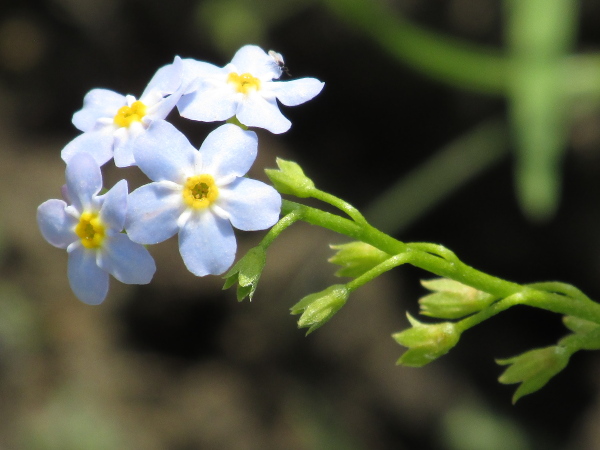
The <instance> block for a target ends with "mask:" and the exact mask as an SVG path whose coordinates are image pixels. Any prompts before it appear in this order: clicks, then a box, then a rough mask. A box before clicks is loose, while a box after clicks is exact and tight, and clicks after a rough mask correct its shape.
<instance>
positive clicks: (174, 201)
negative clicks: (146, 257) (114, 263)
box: [125, 183, 185, 244]
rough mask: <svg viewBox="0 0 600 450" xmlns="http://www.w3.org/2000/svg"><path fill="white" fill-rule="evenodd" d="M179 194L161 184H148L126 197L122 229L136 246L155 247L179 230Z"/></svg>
mask: <svg viewBox="0 0 600 450" xmlns="http://www.w3.org/2000/svg"><path fill="white" fill-rule="evenodd" d="M184 209H185V208H184V205H183V197H182V194H181V191H177V190H173V189H172V188H170V187H169V186H165V185H164V184H162V183H150V184H146V185H144V186H142V187H139V188H137V189H136V190H135V191H133V192H132V193H131V194H129V208H128V211H127V221H126V223H125V228H126V230H127V235H128V236H129V238H130V239H131V240H132V241H134V242H138V243H140V244H157V243H159V242H162V241H164V240H166V239H169V238H170V237H171V236H173V235H175V233H177V231H178V230H179V227H178V226H177V219H178V218H179V216H180V215H181V213H182V212H183V210H184Z"/></svg>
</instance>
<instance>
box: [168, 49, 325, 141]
mask: <svg viewBox="0 0 600 450" xmlns="http://www.w3.org/2000/svg"><path fill="white" fill-rule="evenodd" d="M183 66H184V78H185V79H186V80H194V81H191V82H190V84H188V87H187V88H186V92H185V95H183V96H182V97H181V99H180V100H179V102H178V104H177V107H178V109H179V113H180V114H181V115H182V116H183V117H186V118H188V119H192V120H199V121H203V122H214V121H220V120H227V119H230V118H232V117H233V116H236V117H237V119H238V120H239V121H240V122H241V123H242V124H244V125H246V126H249V127H259V128H265V129H267V130H269V131H270V132H272V133H276V134H278V133H283V132H285V131H287V130H289V129H290V126H291V123H290V121H289V120H288V119H286V118H285V117H284V116H283V114H281V112H280V111H279V107H278V106H277V100H279V101H280V102H281V103H282V104H284V105H286V106H295V105H299V104H301V103H304V102H306V101H308V100H310V99H311V98H313V97H314V96H316V95H317V94H318V93H319V92H321V90H322V89H323V85H324V83H322V82H321V81H319V80H317V79H316V78H300V79H298V80H291V81H273V79H277V78H279V77H280V76H281V73H282V69H281V67H280V65H279V60H278V59H277V58H274V57H273V56H270V55H268V54H267V53H265V51H264V50H262V49H261V48H260V47H257V46H256V45H246V46H244V47H242V48H241V49H239V50H238V51H237V53H236V54H235V55H234V57H233V60H232V61H231V63H229V64H227V65H226V66H225V67H222V68H219V67H217V66H212V65H210V64H207V63H205V62H201V61H195V60H193V59H184V60H183Z"/></svg>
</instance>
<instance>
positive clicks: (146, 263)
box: [97, 233, 156, 284]
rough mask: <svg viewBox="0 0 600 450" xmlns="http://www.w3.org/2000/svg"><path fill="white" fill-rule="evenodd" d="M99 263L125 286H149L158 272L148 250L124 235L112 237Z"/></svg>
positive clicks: (101, 253) (103, 250)
mask: <svg viewBox="0 0 600 450" xmlns="http://www.w3.org/2000/svg"><path fill="white" fill-rule="evenodd" d="M97 261H98V266H99V267H101V268H102V269H103V270H105V271H107V272H108V273H110V274H111V275H112V276H113V277H115V278H116V279H117V280H119V281H120V282H121V283H125V284H148V283H150V281H151V280H152V277H153V276H154V272H156V264H154V259H152V256H150V253H149V252H148V250H146V248H145V247H144V246H143V245H141V244H136V243H135V242H132V241H131V240H130V239H129V238H128V237H127V235H126V234H122V233H118V234H116V235H114V236H111V237H110V239H109V240H108V241H107V242H106V245H105V246H104V248H103V249H102V250H101V251H100V252H99V253H98V258H97Z"/></svg>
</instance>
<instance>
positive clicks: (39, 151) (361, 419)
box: [0, 0, 600, 450]
mask: <svg viewBox="0 0 600 450" xmlns="http://www.w3.org/2000/svg"><path fill="white" fill-rule="evenodd" d="M373 1H375V0H373ZM386 4H387V6H388V7H389V8H390V10H391V11H395V12H397V13H398V14H403V15H404V16H405V17H408V18H409V19H410V20H411V21H412V22H413V23H416V24H419V25H421V26H423V27H425V28H427V29H432V30H437V31H439V32H442V33H444V34H447V35H448V36H453V37H457V38H462V39H465V40H467V41H469V42H473V43H479V44H484V45H488V46H489V47H490V48H495V49H502V48H503V23H504V22H503V14H502V12H503V11H502V4H501V2H500V1H499V0H446V1H434V0H397V1H394V0H390V1H388V2H386ZM599 14H600V2H598V1H595V0H587V1H582V2H581V13H580V28H579V35H578V36H577V49H578V51H589V50H598V48H600V32H599V31H598V30H600V27H599V24H600V15H599ZM248 43H254V44H258V45H260V46H261V47H262V48H264V49H265V50H268V49H274V50H276V51H278V52H281V53H282V54H283V55H284V57H285V60H286V64H287V65H288V67H289V69H290V72H291V73H292V75H293V77H294V78H299V77H304V76H313V77H316V78H319V79H320V80H322V81H324V82H325V88H324V90H323V92H322V93H321V94H320V95H319V96H318V97H317V98H315V99H313V100H312V101H310V102H308V103H306V104H304V105H301V106H298V107H294V108H282V111H283V112H284V114H285V115H286V116H287V117H288V118H290V120H291V121H292V123H293V126H292V129H291V130H290V131H289V132H288V133H286V134H284V135H277V136H274V135H270V134H269V133H267V132H264V131H261V130H259V131H258V133H259V159H258V160H257V163H256V164H255V166H254V167H253V169H252V172H251V176H252V177H254V178H259V179H262V180H266V177H265V176H264V173H263V169H264V168H265V167H273V166H274V165H275V157H276V156H280V157H284V158H287V159H293V160H295V161H297V162H299V163H300V164H301V165H302V166H303V167H304V169H305V172H306V173H307V174H308V175H309V176H310V177H311V178H312V179H313V180H315V182H316V183H317V185H318V186H319V187H321V188H322V189H324V190H326V191H329V192H331V193H333V194H335V195H338V196H340V197H342V198H344V199H346V200H348V201H349V202H351V203H353V204H354V205H356V206H357V207H359V208H361V209H362V208H367V210H368V208H369V205H372V204H373V202H374V201H375V200H376V199H377V198H378V196H379V195H380V194H381V193H382V192H384V191H385V190H386V189H387V188H388V187H390V186H391V185H393V184H394V182H395V181H396V180H398V179H399V178H401V177H403V176H406V175H407V174H410V173H411V172H413V171H414V170H418V168H419V167H421V165H422V164H423V163H425V162H426V161H427V160H428V159H429V158H430V157H432V156H433V155H435V154H436V153H437V152H438V151H439V149H440V148H443V147H444V146H446V145H447V144H448V143H450V142H453V141H454V140H456V139H458V138H460V137H461V136H463V135H464V134H465V133H468V132H469V130H472V129H473V128H475V127H477V126H479V125H481V124H482V123H484V122H485V121H487V120H490V119H494V118H499V119H500V120H503V119H504V118H505V116H506V109H507V108H506V106H507V105H506V103H505V101H504V100H503V99H502V98H501V97H498V96H496V97H494V96H488V95H484V94H477V93H473V92H469V91H466V90H460V89H456V88H453V87H450V86H448V85H446V84H445V83H443V82H441V81H432V80H431V79H429V78H428V77H426V76H424V75H423V74H421V73H419V72H416V71H414V70H413V69H411V68H410V67H408V66H406V65H404V64H402V63H401V62H399V61H397V60H396V59H394V58H393V57H392V56H391V55H389V54H387V53H386V51H385V50H384V49H382V48H381V47H379V46H378V45H377V44H375V43H374V42H373V41H372V40H371V39H370V38H369V36H367V35H366V34H365V33H364V32H363V31H359V30H357V29H356V27H353V26H352V25H351V24H349V23H348V22H345V21H343V20H341V19H340V18H339V17H338V16H336V14H335V13H334V12H332V11H331V10H330V9H328V8H327V6H326V5H325V4H323V3H321V2H319V1H318V0H293V1H287V2H277V1H274V0H252V1H251V0H225V1H222V0H201V1H183V0H171V1H169V2H163V1H156V0H145V1H141V0H46V1H43V0H37V1H34V0H3V1H2V2H1V3H0V236H1V243H0V251H1V253H0V261H1V262H0V264H1V265H0V267H1V273H0V448H2V449H4V448H6V449H13V448H15V449H17V448H18V449H21V448H22V449H120V448H123V449H173V450H187V449H248V450H250V449H263V450H264V449H273V450H274V449H350V450H354V449H356V450H358V449H375V450H387V449H450V450H454V449H461V450H462V449H467V450H468V449H474V450H475V449H484V448H485V449H508V448H510V449H569V448H570V449H596V448H598V449H600V435H599V433H598V427H597V426H596V423H597V422H598V420H600V404H599V402H598V386H599V382H598V380H599V379H600V377H599V375H600V360H599V359H598V356H597V355H596V354H594V353H585V354H583V353H582V354H577V355H575V356H574V357H573V359H572V361H571V364H570V365H569V367H568V368H567V369H566V370H565V371H564V372H563V373H561V374H560V375H558V376H557V377H556V378H555V379H554V380H552V381H551V382H550V383H549V385H548V386H547V387H545V388H544V389H542V390H541V391H540V392H538V393H536V394H533V395H531V396H528V397H525V398H523V399H522V400H520V401H519V402H518V403H517V404H516V406H513V405H512V404H511V396H512V393H513V391H514V386H504V385H500V384H498V383H497V381H496V379H497V377H498V376H499V374H500V373H501V372H502V368H501V367H500V366H498V365H496V364H495V362H494V358H506V357H509V356H513V355H516V354H518V353H521V352H524V351H526V350H528V349H530V348H533V347H541V346H546V345H551V344H553V343H555V342H556V340H557V339H559V338H560V337H561V336H563V335H564V334H565V329H564V328H563V327H562V325H561V322H560V317H558V316H557V315H554V314H550V313H547V312H543V311H537V310H530V309H527V308H515V309H514V310H511V311H507V312H505V313H503V314H502V315H500V316H498V317H496V318H494V319H492V320H490V321H488V322H487V323H484V324H483V325H481V326H479V327H477V328H475V329H473V330H471V331H469V332H468V333H465V335H464V336H463V338H462V340H461V342H460V344H459V345H458V346H457V347H456V348H455V349H453V350H452V351H451V352H450V353H449V354H448V355H446V356H445V357H443V358H442V359H440V360H439V361H436V362H434V363H433V364H431V365H430V366H427V367H425V368H422V369H411V368H404V367H396V366H395V365H394V363H395V361H396V359H397V358H398V357H399V356H400V354H401V353H402V351H403V349H402V348H401V347H399V346H398V345H396V344H395V343H394V341H393V340H392V339H391V337H390V335H391V334H392V333H393V332H396V331H400V330H402V329H404V328H406V327H407V326H408V323H407V320H406V318H405V312H406V311H409V312H410V313H411V314H413V315H415V316H416V315H417V313H418V306H417V300H418V298H419V297H420V296H422V295H424V294H425V290H424V289H423V288H422V287H420V284H419V279H421V278H425V279H427V278H431V277H432V276H431V275H430V274H427V273H424V272H422V271H420V270H418V269H414V268H411V267H401V268H399V269H396V270H394V271H393V272H391V273H389V274H386V275H385V276H383V277H381V278H380V279H377V280H375V281H374V282H373V283H371V284H369V285H367V286H365V287H363V288H361V289H360V290H358V291H357V292H356V293H355V294H354V295H353V296H352V297H351V300H350V301H349V302H348V304H347V305H346V306H345V308H344V309H343V310H342V311H341V312H339V313H338V314H337V315H336V316H335V318H334V319H333V320H332V321H331V322H330V323H328V324H327V325H326V326H325V327H323V328H321V329H320V330H318V331H317V332H315V333H314V334H312V335H310V336H309V337H307V338H305V337H304V331H302V330H297V329H296V323H295V320H296V319H297V318H295V317H293V316H290V315H289V313H288V311H289V308H290V306H292V305H293V304H294V303H295V302H296V301H298V300H299V299H300V298H302V297H303V296H304V295H307V294H308V293H311V292H316V291H319V290H322V289H324V288H325V287H327V286H328V285H330V284H332V283H335V282H339V281H338V280H336V279H335V277H334V276H333V273H334V271H335V270H336V268H335V267H333V266H331V265H328V264H327V262H326V259H327V258H328V257H329V256H331V255H332V250H330V249H329V247H328V244H335V243H342V242H345V241H346V239H344V237H343V236H337V235H334V234H333V233H330V232H328V231H326V230H321V229H318V228H315V227H311V226H308V225H303V224H299V225H296V226H294V227H292V228H291V229H289V230H287V231H286V232H285V233H284V234H283V235H282V236H281V237H280V238H279V239H278V240H277V241H276V242H275V244H274V245H273V246H272V248H271V249H270V252H269V254H268V261H267V268H266V269H265V272H264V274H263V277H262V279H261V283H260V285H259V287H258V290H257V292H256V295H255V297H254V300H253V301H252V302H251V303H249V302H247V301H245V302H243V303H238V302H237V301H236V299H235V292H234V291H233V290H231V291H222V290H221V287H222V280H221V279H220V278H219V277H208V278H202V279H200V278H196V277H194V276H193V275H191V274H190V273H189V272H187V271H186V269H185V267H184V265H183V263H182V262H181V259H180V257H179V254H178V249H177V243H176V240H175V239H172V240H169V241H167V242H165V243H163V244H159V245H157V246H154V247H153V248H151V249H150V250H151V252H152V253H153V255H154V256H155V258H156V260H157V266H158V271H157V274H156V277H155V279H154V281H153V282H152V283H151V284H150V285H148V286H141V287H137V286H124V285H120V284H119V283H117V282H115V281H114V280H113V281H112V284H111V291H110V293H109V296H108V298H107V300H106V301H105V302H104V303H103V304H102V305H101V306H96V307H90V306H87V305H84V304H82V303H80V302H79V301H78V300H77V299H76V298H75V297H74V295H73V294H72V293H71V291H70V290H69V286H68V281H67V278H66V260H67V256H66V253H65V252H63V251H60V250H58V249H55V248H53V247H51V246H50V245H48V244H47V243H46V242H45V241H44V240H43V239H42V237H41V235H40V234H39V232H38V229H37V225H36V222H35V209H36V207H37V205H39V204H40V203H42V202H43V201H45V200H46V199H48V198H58V197H59V196H60V186H61V185H62V184H63V183H64V164H63V162H62V160H61V159H60V150H61V149H62V147H63V146H64V145H65V144H66V143H67V142H68V141H69V140H70V139H72V138H74V137H75V136H76V135H77V134H78V132H77V130H76V129H75V128H74V127H73V125H72V124H71V116H72V114H73V113H74V112H75V111H76V110H78V109H80V108H81V106H82V100H83V96H84V95H85V93H86V92H87V91H89V90H90V89H92V88H95V87H103V88H108V89H112V90H114V91H117V92H120V93H123V94H133V95H136V96H139V95H140V94H141V92H142V91H143V89H144V87H145V85H146V83H147V82H148V80H149V79H150V78H151V76H152V75H153V73H154V72H155V71H156V69H157V68H158V67H160V66H162V65H164V64H167V63H169V62H171V61H172V60H173V57H174V56H175V55H180V56H181V57H192V58H196V59H200V60H205V61H208V62H211V63H213V64H217V65H220V66H222V65H225V64H226V63H227V62H229V61H230V59H231V57H232V56H233V54H234V53H235V51H236V50H237V49H238V48H239V47H241V46H242V45H244V44H248ZM173 120H174V122H175V123H176V124H177V126H178V127H180V128H181V129H182V130H184V131H185V132H186V134H187V136H188V138H189V139H190V140H191V141H192V143H194V144H195V145H196V146H199V145H200V143H201V142H202V140H203V139H204V137H205V136H206V134H207V133H208V132H209V131H210V130H212V129H213V128H214V124H200V123H192V122H188V121H184V120H181V119H178V118H174V119H173ZM506 138H507V139H509V140H510V138H511V136H510V133H507V136H506ZM599 150H600V112H599V111H598V108H597V107H596V106H594V105H591V106H590V105H583V106H582V107H581V108H580V111H579V114H578V115H577V116H576V118H575V119H573V123H572V126H571V132H570V138H569V149H568V153H567V156H566V159H565V164H564V171H563V174H564V186H563V196H562V199H561V203H560V206H559V208H558V211H557V214H556V216H555V217H554V218H552V219H551V220H549V221H547V222H545V223H532V222H530V221H529V220H527V219H526V218H525V216H524V215H523V213H522V212H521V210H520V209H519V206H518V203H517V200H516V198H515V194H514V189H513V172H512V168H513V164H512V159H511V157H510V155H509V154H508V153H507V154H506V155H505V156H504V157H502V158H499V162H498V163H497V164H494V165H493V166H492V167H489V168H487V169H486V170H485V171H482V172H481V173H478V174H477V175H476V176H473V177H472V178H471V179H470V180H469V182H468V183H466V184H464V185H463V186H462V187H460V188H459V189H457V190H456V191H454V192H453V193H452V194H451V195H449V196H447V197H446V198H443V199H440V201H439V202H438V203H436V204H435V205H433V207H432V208H431V209H430V210H429V211H428V212H427V213H426V214H422V215H420V216H419V217H418V218H415V220H413V221H412V222H411V223H410V224H406V226H403V228H402V230H388V231H391V232H393V233H396V234H395V237H397V238H399V239H401V240H404V241H428V242H435V243H440V244H443V245H445V246H447V247H449V248H450V249H452V250H454V251H455V252H456V253H457V254H458V255H459V257H461V258H462V259H463V261H465V262H466V263H467V264H469V265H472V266H474V267H476V268H478V269H481V270H483V271H486V272H488V273H491V274H494V275H497V276H500V277H503V278H506V279H509V280H513V281H516V282H521V283H527V282H534V281H542V280H558V281H564V282H568V283H572V284H574V285H576V286H577V287H579V288H581V289H582V290H583V291H584V292H586V293H587V294H588V295H590V296H591V297H592V298H595V299H599V298H600V277H599V274H600V233H599V230H600V207H599V206H598V200H599V199H600V181H599V180H600V177H599V174H600V152H599ZM124 175H125V176H127V178H128V179H129V181H130V185H131V187H132V188H133V187H134V186H136V185H140V184H142V183H144V182H145V181H144V177H143V175H141V174H140V173H139V171H137V169H135V168H132V169H126V170H117V169H116V168H114V167H111V166H110V165H109V166H108V167H106V169H105V171H104V177H105V185H106V186H111V185H112V184H114V183H115V182H116V181H117V180H118V179H120V178H122V177H123V176H124ZM415 196H416V200H415V201H417V202H418V196H419V192H415ZM389 208H390V210H394V211H400V212H401V211H402V208H403V205H402V204H393V205H389ZM262 235H263V233H238V237H239V240H238V243H239V247H240V248H239V252H238V255H241V254H243V253H242V252H243V251H245V250H247V249H249V248H250V247H251V246H253V245H256V243H257V242H258V241H259V239H260V238H261V236H262Z"/></svg>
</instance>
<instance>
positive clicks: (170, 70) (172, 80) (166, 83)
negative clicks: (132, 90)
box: [140, 56, 183, 99]
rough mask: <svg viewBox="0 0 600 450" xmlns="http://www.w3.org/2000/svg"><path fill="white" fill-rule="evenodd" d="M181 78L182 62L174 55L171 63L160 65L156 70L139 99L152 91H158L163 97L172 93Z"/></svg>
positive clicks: (179, 84) (179, 83) (177, 86)
mask: <svg viewBox="0 0 600 450" xmlns="http://www.w3.org/2000/svg"><path fill="white" fill-rule="evenodd" d="M182 80H183V63H182V60H181V58H180V57H179V56H176V57H175V60H174V61H173V63H172V64H167V65H166V66H162V67H161V68H160V69H158V70H157V71H156V73H155V74H154V76H153V77H152V79H151V80H150V82H149V83H148V86H146V89H144V92H143V93H142V95H141V97H140V99H143V98H144V97H145V96H146V95H148V94H149V93H150V92H152V91H158V92H159V93H160V94H161V95H162V96H163V97H164V96H165V95H169V94H172V93H173V92H175V91H176V90H177V89H178V88H179V87H180V86H181V82H182Z"/></svg>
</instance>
